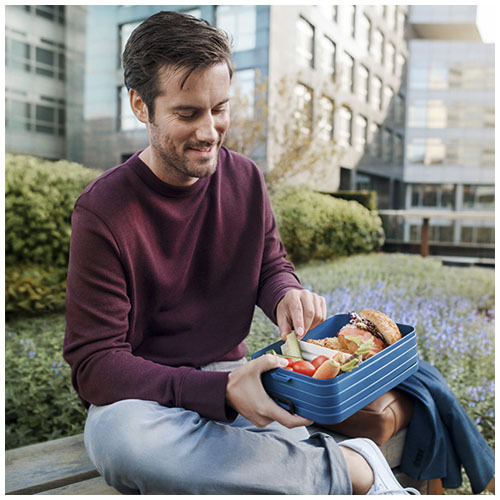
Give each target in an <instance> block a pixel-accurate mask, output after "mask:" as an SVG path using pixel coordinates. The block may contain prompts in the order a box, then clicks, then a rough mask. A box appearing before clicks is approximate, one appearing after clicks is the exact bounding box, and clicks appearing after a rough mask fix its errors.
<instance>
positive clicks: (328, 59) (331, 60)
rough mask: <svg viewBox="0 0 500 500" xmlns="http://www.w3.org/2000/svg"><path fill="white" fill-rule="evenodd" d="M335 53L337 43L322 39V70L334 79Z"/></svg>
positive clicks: (325, 38) (326, 38)
mask: <svg viewBox="0 0 500 500" xmlns="http://www.w3.org/2000/svg"><path fill="white" fill-rule="evenodd" d="M335 52H336V47H335V43H334V42H332V41H331V40H330V39H329V38H328V37H326V36H324V37H323V38H322V39H321V68H322V69H323V71H324V72H325V73H326V74H328V75H331V76H332V77H333V76H335Z"/></svg>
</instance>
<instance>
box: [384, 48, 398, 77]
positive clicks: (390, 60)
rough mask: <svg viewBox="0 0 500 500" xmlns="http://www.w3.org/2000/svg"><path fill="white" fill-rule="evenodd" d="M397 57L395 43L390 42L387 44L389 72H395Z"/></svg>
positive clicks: (386, 55) (386, 63) (386, 57)
mask: <svg viewBox="0 0 500 500" xmlns="http://www.w3.org/2000/svg"><path fill="white" fill-rule="evenodd" d="M395 57H396V48H395V47H394V44H392V43H388V44H386V46H385V58H384V60H385V67H386V68H387V71H388V72H389V73H391V74H392V73H394V69H395V66H396V62H395Z"/></svg>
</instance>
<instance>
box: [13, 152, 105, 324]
mask: <svg viewBox="0 0 500 500" xmlns="http://www.w3.org/2000/svg"><path fill="white" fill-rule="evenodd" d="M99 173H100V172H99V171H98V170H91V169H87V168H84V167H82V166H81V165H78V164H76V163H71V162H68V161H58V162H51V161H47V160H42V159H40V158H35V157H32V156H25V155H12V154H8V155H7V157H6V171H5V264H6V312H7V313H9V314H10V313H15V312H40V311H44V310H45V311H50V310H55V309H58V308H60V307H61V306H62V305H63V304H64V297H63V296H61V290H64V280H65V271H66V268H67V265H68V254H69V238H70V234H71V213H72V211H73V206H74V203H75V201H76V199H77V197H78V195H79V194H80V193H81V191H82V190H83V189H84V188H85V186H86V185H87V184H89V182H90V181H92V180H93V179H94V178H95V177H97V175H98V174H99ZM61 298H62V301H61Z"/></svg>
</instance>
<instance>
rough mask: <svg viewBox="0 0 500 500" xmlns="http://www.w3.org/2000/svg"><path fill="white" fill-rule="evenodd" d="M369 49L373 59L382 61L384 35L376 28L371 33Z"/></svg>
mask: <svg viewBox="0 0 500 500" xmlns="http://www.w3.org/2000/svg"><path fill="white" fill-rule="evenodd" d="M370 49H371V53H372V55H373V57H374V58H375V61H377V62H378V63H382V59H383V50H384V35H383V34H382V32H381V31H380V30H378V29H376V30H375V31H373V33H372V44H371V48H370Z"/></svg>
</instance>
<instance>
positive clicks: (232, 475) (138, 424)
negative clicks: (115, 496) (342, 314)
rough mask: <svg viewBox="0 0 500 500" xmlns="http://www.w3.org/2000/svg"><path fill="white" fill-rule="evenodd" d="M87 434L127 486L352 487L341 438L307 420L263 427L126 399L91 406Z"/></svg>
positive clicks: (109, 475)
mask: <svg viewBox="0 0 500 500" xmlns="http://www.w3.org/2000/svg"><path fill="white" fill-rule="evenodd" d="M228 365H229V366H228ZM224 368H226V369H227V368H229V369H231V368H232V366H231V364H230V363H225V364H223V365H221V364H212V365H210V366H207V367H205V369H224ZM84 436H85V447H86V449H87V452H88V454H89V457H90V459H91V461H92V462H93V464H94V465H95V467H96V468H97V470H98V471H99V472H100V474H101V475H102V476H103V477H104V479H105V480H106V482H107V483H108V484H110V485H111V486H113V487H114V488H116V489H117V490H118V491H119V492H121V493H124V494H138V493H141V494H219V495H223V494H234V495H237V494H240V495H244V494H257V495H258V494H288V495H311V494H351V493H352V489H351V481H350V477H349V473H348V470H347V466H346V463H345V460H344V456H343V454H342V452H341V451H340V449H339V447H338V445H337V443H336V442H335V440H334V439H333V438H332V437H331V436H329V435H327V434H324V433H319V432H318V433H315V434H312V435H309V432H308V431H307V429H306V428H305V427H297V428H295V429H287V428H286V427H284V426H282V425H281V424H278V423H277V422H273V423H272V424H270V425H268V426H267V427H265V428H264V429H258V428H257V427H255V426H254V425H253V424H252V423H251V422H250V421H249V420H247V419H246V418H244V417H242V416H241V415H240V416H238V417H237V418H236V420H235V421H234V422H232V423H229V424H227V423H221V422H216V421H214V420H210V419H207V418H204V417H201V416H200V415H199V414H198V413H196V412H194V411H189V410H184V409H182V408H167V407H165V406H161V405H160V404H158V403H156V402H154V401H142V400H137V399H128V400H123V401H118V402H117V403H113V404H110V405H106V406H91V407H90V409H89V413H88V417H87V422H86V425H85V434H84Z"/></svg>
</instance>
